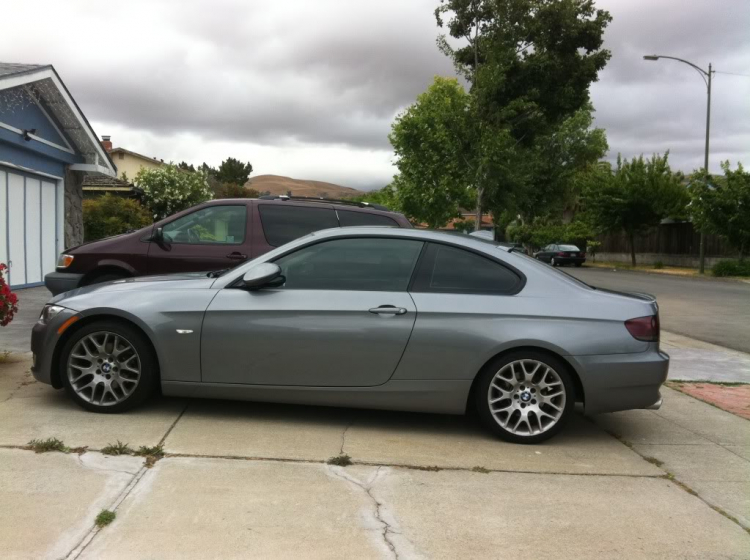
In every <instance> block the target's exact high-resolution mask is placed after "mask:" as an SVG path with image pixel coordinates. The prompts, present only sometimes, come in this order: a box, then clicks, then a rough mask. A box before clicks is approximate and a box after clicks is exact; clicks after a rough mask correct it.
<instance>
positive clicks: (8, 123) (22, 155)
mask: <svg viewBox="0 0 750 560" xmlns="http://www.w3.org/2000/svg"><path fill="white" fill-rule="evenodd" d="M87 176H102V177H117V168H116V166H115V164H114V163H113V161H112V159H111V158H110V156H109V154H107V152H106V150H105V149H104V148H103V147H102V146H101V144H100V143H99V141H98V140H97V135H96V134H95V133H94V131H93V130H92V128H91V125H90V124H89V122H88V120H86V117H85V116H84V114H83V113H82V112H81V109H80V107H79V106H78V104H77V103H76V102H75V100H74V99H73V97H72V95H71V94H70V92H69V91H68V89H67V88H66V87H65V84H64V83H63V81H62V80H61V79H60V76H59V75H58V73H57V72H56V71H55V69H54V68H53V67H52V66H51V65H36V64H14V63H1V62H0V262H3V263H6V264H7V265H8V271H6V272H7V276H8V280H9V283H10V285H11V286H12V287H14V288H21V287H30V286H37V285H42V284H43V283H44V275H45V274H47V273H49V272H52V271H54V270H55V263H56V262H57V257H58V255H59V254H60V253H61V252H62V251H63V250H64V249H65V248H66V247H73V246H75V245H79V244H80V243H82V242H83V216H82V199H83V191H82V185H83V182H84V179H85V178H86V177H87Z"/></svg>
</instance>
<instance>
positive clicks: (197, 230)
mask: <svg viewBox="0 0 750 560" xmlns="http://www.w3.org/2000/svg"><path fill="white" fill-rule="evenodd" d="M246 223H247V206H245V205H244V204H243V205H241V206H238V205H234V206H209V207H208V208H202V209H201V210H197V211H196V212H191V213H190V214H188V215H187V216H182V217H181V218H177V219H176V220H174V221H173V222H170V223H168V224H167V225H165V226H164V230H163V231H164V239H165V240H166V241H168V242H170V243H177V244H188V245H210V244H214V243H221V244H227V245H240V244H242V243H244V242H245V230H246V229H247V228H246Z"/></svg>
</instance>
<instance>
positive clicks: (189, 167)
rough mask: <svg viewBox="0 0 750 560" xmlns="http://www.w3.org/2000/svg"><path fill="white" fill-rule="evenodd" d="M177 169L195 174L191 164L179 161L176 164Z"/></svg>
mask: <svg viewBox="0 0 750 560" xmlns="http://www.w3.org/2000/svg"><path fill="white" fill-rule="evenodd" d="M177 167H178V168H180V169H182V170H183V171H192V172H193V173H195V166H194V165H193V164H192V163H188V162H186V161H181V162H180V163H178V164H177Z"/></svg>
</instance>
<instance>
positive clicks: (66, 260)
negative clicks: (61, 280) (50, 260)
mask: <svg viewBox="0 0 750 560" xmlns="http://www.w3.org/2000/svg"><path fill="white" fill-rule="evenodd" d="M73 259H75V257H74V256H73V255H66V254H65V253H62V254H61V255H60V256H59V257H58V259H57V268H68V267H69V266H70V265H71V264H73Z"/></svg>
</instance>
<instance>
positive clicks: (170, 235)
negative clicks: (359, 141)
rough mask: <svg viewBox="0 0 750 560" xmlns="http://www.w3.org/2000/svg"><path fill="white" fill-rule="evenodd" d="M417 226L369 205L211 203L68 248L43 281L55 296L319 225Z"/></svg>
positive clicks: (217, 257) (251, 250)
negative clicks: (128, 230) (147, 224)
mask: <svg viewBox="0 0 750 560" xmlns="http://www.w3.org/2000/svg"><path fill="white" fill-rule="evenodd" d="M347 226H391V227H398V228H411V227H412V226H411V224H410V223H409V221H408V220H407V219H406V218H405V217H404V215H403V214H399V213H397V212H391V211H389V210H388V209H387V208H386V207H384V206H380V205H378V204H369V203H367V202H359V203H358V202H348V201H343V200H336V201H333V200H324V199H316V198H305V197H288V196H276V197H273V196H269V197H261V198H258V199H219V200H211V201H209V202H205V203H203V204H199V205H198V206H194V207H192V208H189V209H187V210H183V211H182V212H178V213H177V214H174V215H172V216H169V217H168V218H165V219H164V220H161V221H159V222H156V223H155V224H152V225H150V226H148V227H145V228H143V229H140V230H137V231H133V232H130V233H125V234H122V235H117V236H114V237H108V238H105V239H100V240H98V241H92V242H89V243H84V244H83V245H79V246H77V247H73V248H71V249H66V250H65V252H64V253H63V254H61V255H60V258H59V260H58V262H57V268H56V270H55V272H51V273H49V274H47V276H46V277H45V278H44V283H45V285H46V286H47V289H48V290H49V291H50V292H52V294H53V295H57V294H60V293H62V292H66V291H68V290H72V289H75V288H79V287H81V286H88V285H91V284H98V283H101V282H107V281H111V280H119V279H122V278H129V277H133V276H144V275H146V274H167V273H170V272H198V271H210V270H220V269H224V268H229V267H232V266H235V265H236V264H237V263H238V262H241V261H244V260H247V259H249V258H250V259H252V258H255V257H259V256H260V255H262V254H263V253H266V252H267V251H270V250H271V249H273V248H274V247H278V246H280V245H283V244H284V243H288V242H289V241H292V240H294V239H297V238H298V237H302V236H304V235H307V234H308V233H310V232H313V231H317V230H320V229H327V228H335V227H347Z"/></svg>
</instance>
